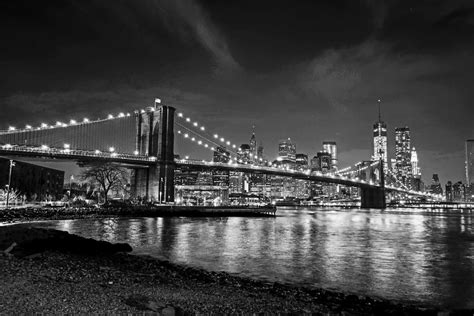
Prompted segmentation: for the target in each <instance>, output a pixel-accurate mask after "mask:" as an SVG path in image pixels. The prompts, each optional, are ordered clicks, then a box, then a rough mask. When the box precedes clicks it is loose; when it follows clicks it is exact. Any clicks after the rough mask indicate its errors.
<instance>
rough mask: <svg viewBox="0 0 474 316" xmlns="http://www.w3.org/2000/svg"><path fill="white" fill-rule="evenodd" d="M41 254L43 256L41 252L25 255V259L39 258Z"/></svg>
mask: <svg viewBox="0 0 474 316" xmlns="http://www.w3.org/2000/svg"><path fill="white" fill-rule="evenodd" d="M39 256H41V253H40V252H37V253H34V254H31V255H29V256H26V257H24V259H34V258H38V257H39Z"/></svg>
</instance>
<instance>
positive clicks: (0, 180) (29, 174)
mask: <svg viewBox="0 0 474 316" xmlns="http://www.w3.org/2000/svg"><path fill="white" fill-rule="evenodd" d="M9 170H10V160H9V159H6V158H1V157H0V188H1V189H4V188H7V185H8V176H9ZM11 175H12V176H11V183H10V186H11V189H12V190H15V191H18V192H19V193H20V194H21V195H24V198H25V199H26V200H30V199H33V198H35V199H37V200H56V199H60V198H62V196H63V187H64V171H62V170H57V169H52V168H47V167H43V166H38V165H35V164H31V163H26V162H22V161H15V166H14V167H13V168H12V174H11Z"/></svg>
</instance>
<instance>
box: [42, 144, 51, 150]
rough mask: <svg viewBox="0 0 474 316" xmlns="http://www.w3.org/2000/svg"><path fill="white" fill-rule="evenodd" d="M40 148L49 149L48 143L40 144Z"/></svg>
mask: <svg viewBox="0 0 474 316" xmlns="http://www.w3.org/2000/svg"><path fill="white" fill-rule="evenodd" d="M41 149H42V150H48V149H49V146H48V145H41Z"/></svg>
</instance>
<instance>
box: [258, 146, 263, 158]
mask: <svg viewBox="0 0 474 316" xmlns="http://www.w3.org/2000/svg"><path fill="white" fill-rule="evenodd" d="M257 157H258V159H259V160H260V159H262V161H263V145H262V144H261V143H260V145H259V146H258V147H257Z"/></svg>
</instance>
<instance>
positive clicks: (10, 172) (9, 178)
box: [6, 160, 15, 208]
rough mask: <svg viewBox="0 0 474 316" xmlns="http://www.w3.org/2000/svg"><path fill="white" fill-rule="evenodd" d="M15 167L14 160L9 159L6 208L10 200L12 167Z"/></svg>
mask: <svg viewBox="0 0 474 316" xmlns="http://www.w3.org/2000/svg"><path fill="white" fill-rule="evenodd" d="M13 167H15V162H14V161H13V160H10V170H9V172H8V191H7V203H6V208H8V204H9V202H10V186H11V182H12V169H13Z"/></svg>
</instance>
